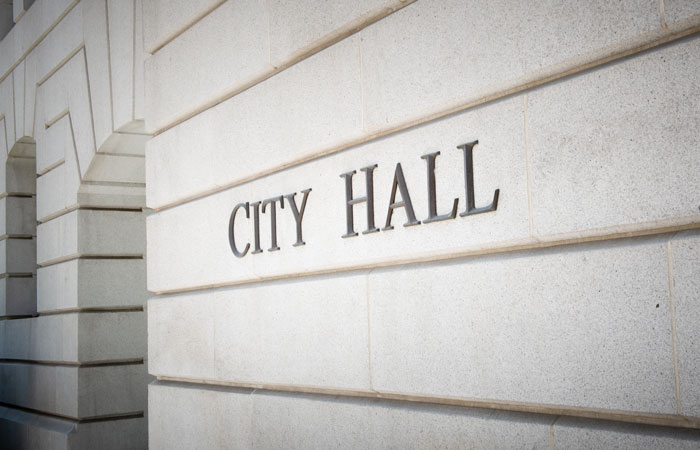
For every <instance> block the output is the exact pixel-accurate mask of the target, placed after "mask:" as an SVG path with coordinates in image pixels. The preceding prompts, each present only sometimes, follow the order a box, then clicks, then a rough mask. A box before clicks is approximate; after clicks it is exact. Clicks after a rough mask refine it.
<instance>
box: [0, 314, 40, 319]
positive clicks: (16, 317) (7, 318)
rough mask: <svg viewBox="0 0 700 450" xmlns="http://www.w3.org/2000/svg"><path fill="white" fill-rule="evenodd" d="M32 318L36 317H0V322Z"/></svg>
mask: <svg viewBox="0 0 700 450" xmlns="http://www.w3.org/2000/svg"><path fill="white" fill-rule="evenodd" d="M32 317H36V316H32V315H31V314H25V315H21V316H0V320H19V319H31V318H32Z"/></svg>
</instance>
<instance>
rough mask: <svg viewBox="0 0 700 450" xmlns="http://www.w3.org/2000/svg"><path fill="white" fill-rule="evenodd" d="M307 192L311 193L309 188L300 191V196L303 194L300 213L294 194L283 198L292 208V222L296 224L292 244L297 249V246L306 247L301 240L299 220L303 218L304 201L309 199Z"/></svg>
mask: <svg viewBox="0 0 700 450" xmlns="http://www.w3.org/2000/svg"><path fill="white" fill-rule="evenodd" d="M309 192H311V188H309V189H304V190H303V191H301V193H302V194H304V199H303V200H302V201H301V212H299V210H298V209H297V203H296V201H294V196H295V195H297V193H296V192H294V193H292V194H287V195H285V198H286V199H287V203H289V206H290V207H291V208H292V214H293V215H294V221H295V222H296V224H297V241H296V242H295V243H294V247H297V246H299V245H306V242H304V240H303V239H302V238H301V220H302V219H303V218H304V211H305V210H306V199H307V198H309Z"/></svg>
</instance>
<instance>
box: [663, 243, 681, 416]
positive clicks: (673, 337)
mask: <svg viewBox="0 0 700 450" xmlns="http://www.w3.org/2000/svg"><path fill="white" fill-rule="evenodd" d="M672 240H673V237H672V238H671V239H669V240H668V242H667V243H666V262H667V264H666V267H667V272H668V296H669V305H670V313H671V342H672V345H673V374H674V385H675V391H676V412H677V413H678V414H679V415H680V414H681V388H680V376H679V374H678V342H677V341H678V338H677V337H676V306H675V302H674V293H673V246H672V245H671V242H672Z"/></svg>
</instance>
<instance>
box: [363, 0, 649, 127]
mask: <svg viewBox="0 0 700 450" xmlns="http://www.w3.org/2000/svg"><path fill="white" fill-rule="evenodd" d="M660 26H661V24H660V21H659V14H658V4H657V3H656V2H654V1H647V0H625V1H622V2H616V3H611V2H608V1H606V0H596V1H585V2H579V1H573V0H548V1H535V2H517V1H516V2H511V1H505V2H504V1H500V2H494V1H466V2H465V1H463V0H450V1H444V0H427V1H424V0H420V1H418V2H415V3H413V4H411V5H409V6H407V7H406V8H404V9H402V10H401V11H398V12H397V13H395V14H392V15H391V16H389V17H387V18H386V19H384V20H382V21H380V22H378V23H377V24H375V25H372V26H370V27H368V28H367V29H365V30H363V31H362V32H361V37H362V39H361V40H362V69H363V72H362V73H363V88H364V102H365V103H364V104H365V109H364V111H365V125H366V127H367V128H368V129H369V130H372V129H377V128H382V127H386V126H390V125H393V124H396V123H398V122H402V121H406V120H410V119H413V118H416V117H422V116H425V115H428V114H430V113H433V112H435V111H439V110H444V109H447V108H449V107H450V106H454V105H458V104H460V103H464V102H466V101H469V100H472V99H476V98H479V97H480V96H485V95H487V94H489V93H493V92H496V91H498V90H499V89H502V88H503V87H504V86H506V85H514V84H518V83H521V82H523V81H524V80H525V79H527V77H531V76H532V75H534V74H535V72H537V71H541V70H543V69H545V68H549V67H552V66H554V65H556V64H562V63H565V62H567V63H571V62H572V61H575V60H577V59H579V60H580V59H582V58H583V57H584V56H585V55H587V54H589V53H592V52H595V51H598V50H599V49H601V48H604V47H612V46H614V45H616V44H619V43H620V42H621V41H624V40H625V39H630V38H632V37H635V36H637V35H639V34H641V33H644V32H648V31H651V30H653V29H658V28H660ZM568 99H570V97H568V96H567V100H568Z"/></svg>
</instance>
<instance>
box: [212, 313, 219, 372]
mask: <svg viewBox="0 0 700 450" xmlns="http://www.w3.org/2000/svg"><path fill="white" fill-rule="evenodd" d="M214 303H215V304H216V301H214ZM210 306H211V305H210ZM213 319H214V322H213V323H212V327H211V328H212V334H211V344H212V346H213V347H214V348H213V349H212V354H213V358H214V374H213V376H214V378H216V377H217V376H218V374H219V368H218V367H217V365H218V363H217V361H216V317H213Z"/></svg>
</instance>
